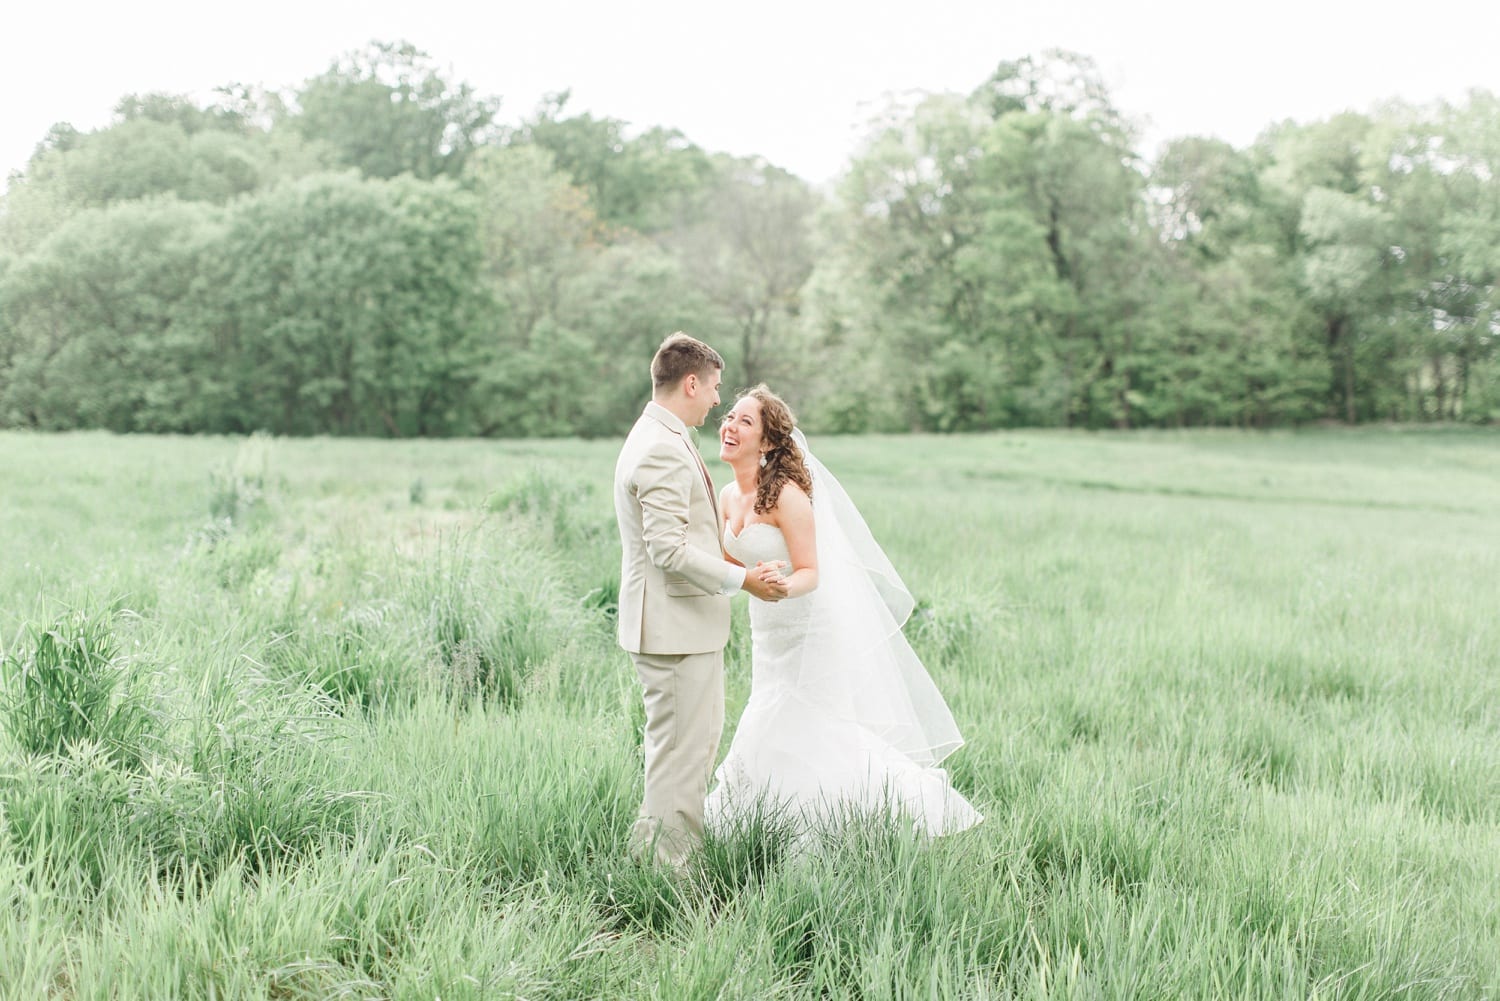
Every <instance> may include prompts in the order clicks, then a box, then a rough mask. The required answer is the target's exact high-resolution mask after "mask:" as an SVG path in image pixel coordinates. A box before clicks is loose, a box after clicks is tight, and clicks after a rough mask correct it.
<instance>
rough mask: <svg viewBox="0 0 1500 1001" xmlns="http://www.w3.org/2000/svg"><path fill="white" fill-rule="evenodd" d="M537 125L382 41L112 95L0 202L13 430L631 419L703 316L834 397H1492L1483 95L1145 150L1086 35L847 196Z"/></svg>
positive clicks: (900, 119) (902, 135)
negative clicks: (657, 349) (660, 357)
mask: <svg viewBox="0 0 1500 1001" xmlns="http://www.w3.org/2000/svg"><path fill="white" fill-rule="evenodd" d="M567 103H568V99H567V95H566V94H562V95H557V96H556V97H554V98H552V99H550V100H548V101H547V102H545V103H544V104H543V105H542V106H541V107H539V108H538V109H536V111H535V112H534V113H533V114H532V115H531V117H530V118H529V119H527V120H526V121H525V122H523V123H522V124H521V125H519V126H517V127H510V128H507V127H502V126H500V125H499V124H497V122H496V114H497V111H498V100H496V99H493V98H487V97H484V96H482V95H479V94H476V93H475V92H474V90H473V88H472V87H470V86H468V85H467V84H464V83H461V82H456V81H454V80H451V79H449V77H448V76H447V75H446V74H445V72H444V71H443V70H442V69H441V68H440V67H438V66H437V65H435V64H434V63H433V62H432V60H431V59H430V58H429V57H428V56H427V55H426V54H424V53H422V52H419V51H417V50H415V49H413V48H412V47H410V46H406V45H373V46H371V47H370V49H369V50H367V51H365V52H361V53H354V54H351V55H349V56H346V57H344V58H342V59H340V60H338V61H337V62H335V63H334V64H333V65H332V66H331V67H330V68H329V69H328V70H327V71H326V72H324V73H323V74H321V75H319V76H317V77H314V78H312V79H310V80H308V81H306V82H305V83H304V84H303V85H302V86H301V87H300V88H298V89H295V90H294V91H291V92H288V93H286V94H275V93H265V92H260V91H256V90H253V89H248V88H243V87H235V88H225V89H224V90H223V91H222V92H221V93H220V94H219V96H218V98H217V99H216V100H215V101H213V102H209V103H208V104H206V105H203V104H200V103H198V102H194V101H191V100H189V99H186V98H180V97H173V96H169V95H158V94H153V95H145V96H137V95H132V96H128V97H126V98H125V99H123V100H122V101H121V102H120V104H119V106H118V108H117V115H116V120H115V122H114V123H113V124H112V125H110V126H109V127H107V128H104V129H100V130H98V131H95V132H90V133H80V132H78V131H77V130H74V129H72V128H71V127H69V126H67V125H63V124H60V125H58V126H55V127H54V128H53V129H52V130H51V132H50V133H49V134H48V135H47V136H46V137H45V138H44V139H43V141H42V142H41V143H40V144H39V146H38V147H37V151H36V153H35V155H34V156H33V158H32V160H31V162H30V163H29V164H28V166H27V168H26V170H25V171H24V172H22V173H19V174H17V175H15V176H13V177H12V178H11V179H10V184H9V188H8V191H7V193H6V194H5V196H4V200H3V203H0V426H8V427H34V428H79V427H102V428H109V429H113V430H118V431H135V430H156V431H229V432H247V431H253V430H258V429H264V430H269V431H273V432H276V433H282V434H310V433H332V434H354V435H401V436H404V435H571V434H583V435H596V434H615V433H618V432H619V431H620V430H621V428H622V427H623V426H624V425H626V424H627V423H628V422H629V420H630V419H631V418H632V416H633V415H634V413H635V412H636V411H637V409H638V407H639V405H640V402H641V399H642V397H643V396H644V393H645V391H646V390H645V375H644V368H645V363H646V359H647V358H648V357H649V354H650V352H651V350H652V348H653V347H654V345H655V344H656V343H657V342H658V341H659V340H660V338H661V337H662V336H663V335H664V334H665V333H667V332H670V331H672V330H675V329H686V330H689V331H691V332H693V333H696V334H698V335H699V336H701V337H703V338H705V339H706V340H708V341H710V342H711V343H713V344H715V345H716V346H718V347H719V348H720V349H721V351H723V352H724V354H725V356H726V358H727V359H728V364H729V371H728V372H727V373H726V376H727V381H728V382H729V384H730V385H731V386H740V385H748V384H750V383H753V382H756V381H760V380H769V381H771V382H773V383H774V384H776V385H777V386H778V387H779V388H781V389H782V390H783V391H784V392H785V393H786V395H788V397H789V398H790V399H791V400H792V402H793V403H794V404H795V405H796V406H797V408H798V410H799V411H800V412H801V413H802V415H803V417H804V420H805V421H806V422H807V423H809V424H811V425H814V426H817V427H821V428H824V429H828V430H851V431H855V430H887V431H890V430H939V431H941V430H966V429H984V428H997V427H1010V426H1018V425H1029V426H1084V427H1131V426H1182V425H1241V426H1269V425H1289V424H1297V423H1301V422H1306V421H1310V420H1318V419H1334V420H1339V421H1347V422H1360V421H1370V420H1395V421H1435V420H1436V421H1466V422H1480V423H1483V422H1493V421H1497V420H1500V352H1497V344H1500V296H1497V293H1496V276H1497V272H1500V98H1497V97H1496V96H1495V95H1493V94H1489V93H1485V92H1480V91H1476V92H1474V93H1472V94H1471V95H1470V96H1469V97H1468V99H1467V100H1466V101H1464V102H1463V103H1461V104H1456V105H1448V104H1441V105H1434V106H1423V107H1415V106H1410V105H1407V104H1402V103H1399V102H1393V103H1390V104H1387V105H1384V106H1382V107H1379V108H1377V109H1374V110H1372V111H1370V112H1369V113H1362V114H1356V113H1346V114H1343V115H1339V116H1337V117H1335V118H1332V119H1329V120H1327V121H1320V122H1313V123H1307V124H1299V123H1292V122H1284V123H1280V124H1277V125H1274V126H1272V127H1270V128H1268V129H1267V130H1266V131H1265V132H1264V133H1263V134H1262V135H1261V137H1260V138H1259V139H1258V140H1257V141H1256V142H1255V143H1254V144H1253V145H1252V146H1250V147H1249V148H1246V149H1237V148H1235V147H1233V146H1231V145H1229V144H1227V143H1224V142H1221V141H1219V140H1215V139H1206V138H1200V137H1185V138H1181V139H1177V140H1175V141H1173V142H1170V143H1168V144H1167V145H1166V146H1165V147H1164V148H1163V150H1162V151H1161V153H1160V155H1159V156H1158V157H1157V158H1156V160H1155V161H1154V162H1150V163H1147V162H1145V161H1143V159H1142V158H1141V157H1140V155H1139V154H1138V153H1137V152H1135V146H1136V142H1137V138H1136V135H1135V134H1134V132H1133V130H1132V126H1131V124H1130V123H1129V122H1128V121H1127V120H1125V118H1124V117H1123V116H1122V115H1121V114H1120V113H1119V112H1118V110H1117V109H1115V108H1114V107H1113V106H1112V105H1111V103H1110V100H1109V95H1108V94H1107V92H1106V91H1105V88H1104V87H1103V86H1102V84H1100V82H1099V80H1098V74H1097V72H1096V71H1095V69H1094V67H1093V65H1092V64H1091V63H1090V62H1089V61H1088V60H1087V59H1086V58H1084V57H1081V56H1077V55H1072V54H1067V53H1049V54H1047V55H1045V56H1041V57H1037V58H1028V59H1023V60H1020V61H1017V62H1008V63H1003V64H1001V65H1000V66H999V68H998V69H997V70H996V72H995V74H994V75H993V76H992V77H991V78H990V79H989V80H988V81H985V82H984V83H983V84H982V85H981V86H980V87H978V88H977V89H976V90H975V91H974V92H973V93H971V94H969V95H966V96H964V95H954V94H938V95H930V96H926V97H923V98H921V99H919V100H915V101H908V102H906V103H903V104H896V105H893V106H892V107H891V108H890V109H888V111H887V112H886V113H885V115H884V116H883V117H882V118H881V119H880V120H878V121H876V122H874V123H872V125H871V127H870V129H869V133H868V136H867V138H866V140H865V142H864V143H863V144H862V146H861V148H860V149H859V150H858V152H857V153H856V155H855V157H854V159H853V161H852V162H851V164H850V166H849V169H848V170H847V172H846V174H845V175H844V176H843V177H842V178H841V179H840V181H839V182H838V183H837V184H836V185H835V186H833V188H832V189H831V190H828V191H817V190H814V189H813V188H812V187H810V186H809V185H808V184H807V183H806V182H804V181H803V180H801V179H799V178H797V177H795V176H793V175H791V174H789V173H787V172H786V171H784V170H781V169H779V168H777V167H775V166H773V165H771V164H769V163H767V162H765V161H764V160H763V159H759V158H749V159H746V158H734V157H730V156H727V155H724V154H716V153H711V152H708V151H705V150H703V149H701V148H699V147H697V146H696V145H694V144H692V143H691V142H690V141H689V140H688V139H687V138H686V137H684V136H683V135H681V134H680V133H678V132H675V131H672V130H668V129H663V128H654V129H651V130H649V131H645V132H640V133H638V134H637V133H636V132H634V131H633V130H631V129H629V128H627V125H626V123H624V122H620V121H617V120H613V119H608V118H597V117H595V116H593V115H591V114H570V113H569V111H568V108H567Z"/></svg>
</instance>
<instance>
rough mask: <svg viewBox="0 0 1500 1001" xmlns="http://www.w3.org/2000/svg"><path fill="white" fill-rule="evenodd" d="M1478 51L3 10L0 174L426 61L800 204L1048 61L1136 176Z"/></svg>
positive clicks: (1177, 2) (1073, 19) (899, 26)
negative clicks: (886, 138) (161, 121)
mask: <svg viewBox="0 0 1500 1001" xmlns="http://www.w3.org/2000/svg"><path fill="white" fill-rule="evenodd" d="M1386 10H1389V11H1390V13H1389V14H1387V13H1386V12H1385V11H1386ZM1496 38H1500V2H1496V0H1436V2H1429V3H1424V4H1416V3H1403V4H1401V5H1399V7H1398V6H1397V5H1396V4H1395V3H1394V2H1393V0H1360V2H1353V0H1263V2H1261V3H1258V4H1251V3H1243V4H1239V3H1237V4H1211V3H1204V2H1203V0H1159V2H1146V3H1143V2H1137V3H1133V4H1132V3H1130V2H1129V0H1061V2H1048V0H1034V2H1031V3H1026V4H1017V3H1014V2H1007V0H907V2H900V3H897V2H892V0H857V2H847V3H830V2H823V3H819V2H818V0H759V2H756V3H739V4H726V3H713V2H711V0H708V2H705V0H692V2H689V0H636V2H634V3H629V2H621V0H552V2H550V3H549V2H547V0H526V2H520V0H500V2H498V3H494V4H490V5H484V4H475V3H472V2H465V3H457V2H453V0H360V2H351V0H298V2H293V0H249V2H248V3H244V4H219V3H205V2H203V0H134V2H121V0H19V2H18V3H17V4H14V5H11V9H10V10H9V11H8V12H7V13H6V15H5V18H4V24H3V34H0V94H3V95H4V97H3V104H0V176H3V175H8V174H9V173H10V172H11V171H12V170H16V169H19V168H21V167H23V166H24V164H25V162H26V160H27V159H28V157H29V156H30V155H31V151H32V149H33V147H34V146H35V145H36V143H37V141H38V140H40V139H41V138H42V136H43V135H44V134H45V133H46V131H47V129H48V128H49V127H50V126H51V125H52V124H53V123H54V122H59V121H66V122H70V123H72V124H73V125H74V126H75V127H77V128H80V129H85V130H87V129H91V128H97V127H99V126H101V125H105V124H107V123H108V121H109V119H110V112H111V109H112V108H113V107H114V105H115V103H116V101H118V100H119V98H120V97H121V96H122V95H124V94H127V93H132V92H135V93H144V92H148V91H157V90H163V91H168V92H172V93H188V94H193V95H206V94H207V93H208V91H210V90H211V88H213V87H214V86H217V85H220V84H225V83H230V82H244V83H259V84H263V85H265V86H268V87H271V88H281V87H289V86H292V85H295V84H297V83H300V82H301V81H302V80H304V79H306V78H307V77H310V76H313V75H316V74H318V73H320V72H322V71H323V70H325V69H326V68H327V67H328V65H329V64H330V63H331V62H332V61H333V60H334V59H335V58H336V57H337V56H339V55H340V54H342V53H344V52H347V51H350V50H352V49H357V48H361V47H363V46H364V45H365V44H366V43H368V42H369V41H370V40H372V39H380V40H384V41H397V40H405V41H409V42H412V43H413V44H415V45H416V46H418V47H419V48H421V49H424V50H425V51H427V52H428V53H429V54H430V55H431V56H432V57H433V58H434V59H435V60H436V61H437V62H438V63H439V64H440V65H443V66H445V67H447V68H448V69H449V70H450V71H451V73H452V75H453V76H455V77H457V78H458V79H461V80H465V81H467V82H469V83H470V84H472V85H473V86H475V87H476V88H477V89H478V90H479V91H480V92H481V93H484V94H492V95H498V96H500V97H501V98H502V101H503V104H502V109H501V111H502V118H503V119H504V120H505V121H507V122H510V123H514V122H516V121H518V120H519V119H520V118H522V117H524V116H525V115H527V114H529V113H530V112H531V111H532V110H533V109H534V108H535V107H536V104H537V102H538V101H539V100H540V99H541V98H542V97H543V95H545V94H548V93H550V92H553V91H558V90H562V89H565V88H567V89H571V90H572V92H573V99H572V101H571V102H570V105H569V107H570V108H572V109H574V110H577V111H584V110H587V111H591V112H593V113H594V114H596V115H606V116H610V117H614V118H620V119H624V120H625V121H627V122H630V123H631V124H632V125H633V126H637V127H642V128H644V127H647V126H651V125H666V126H670V127H675V128H678V129H681V130H682V131H683V132H684V133H685V134H686V135H687V136H688V138H689V139H691V140H692V141H694V142H696V143H698V144H699V145H701V146H703V147H705V148H708V149H711V150H724V151H728V152H731V153H736V154H750V153H759V154H762V155H764V156H766V157H767V158H769V159H770V160H771V161H772V162H774V163H777V164H779V165H781V166H784V167H787V168H788V169H790V170H792V171H793V172H795V173H797V174H800V175H801V176H803V177H804V178H806V179H808V180H810V181H814V182H822V181H825V180H828V179H830V178H832V177H834V176H836V175H837V174H838V173H839V172H840V171H841V170H842V168H843V166H844V164H845V163H846V162H847V159H848V157H849V155H850V154H851V152H853V150H854V148H855V146H856V144H857V141H858V139H859V137H860V136H861V135H862V134H863V126H864V123H865V122H866V121H868V119H869V117H870V116H871V114H872V113H873V111H875V110H876V109H878V108H879V107H881V106H882V105H883V103H884V100H885V96H886V95H888V94H892V93H904V92H909V91H912V90H922V91H929V92H938V91H955V92H968V91H969V90H971V89H973V88H974V87H976V86H978V85H979V84H980V83H982V82H983V81H984V79H985V78H986V77H987V76H988V75H989V74H990V72H991V71H992V70H993V69H994V68H995V66H996V65H997V64H998V63H999V62H1000V61H1002V60H1005V59H1015V58H1019V57H1021V56H1024V55H1028V54H1035V53H1040V52H1042V51H1043V50H1045V49H1048V48H1065V49H1071V50H1073V51H1076V52H1081V53H1084V54H1086V55H1089V56H1092V57H1093V58H1094V59H1095V60H1096V62H1097V63H1098V65H1099V67H1100V69H1101V71H1102V73H1103V76H1104V79H1105V82H1106V83H1107V84H1108V86H1109V88H1110V91H1111V94H1112V95H1113V98H1114V102H1115V105H1116V106H1117V107H1118V108H1120V109H1121V110H1122V111H1124V112H1125V113H1126V114H1128V115H1130V116H1132V117H1133V118H1135V119H1137V120H1138V121H1140V122H1141V123H1142V124H1143V126H1144V127H1145V133H1144V134H1145V142H1144V143H1143V150H1142V151H1143V152H1145V153H1147V154H1148V155H1149V154H1151V153H1152V152H1154V150H1155V149H1156V146H1157V144H1159V143H1160V142H1161V141H1162V140H1164V139H1167V138H1171V137H1174V136H1181V135H1217V136H1219V137H1221V138H1223V139H1227V140H1229V141H1230V142H1232V143H1234V144H1236V145H1240V146H1243V145H1245V144H1247V143H1249V142H1250V141H1251V140H1252V139H1254V137H1255V135H1256V134H1257V133H1258V132H1259V131H1260V130H1261V129H1262V128H1264V127H1265V126H1266V125H1268V124H1270V123H1272V122H1275V121H1279V120H1281V119H1284V118H1292V119H1296V120H1298V121H1311V120H1314V119H1318V118H1324V117H1327V116H1328V115H1331V114H1335V113H1337V112H1339V111H1342V110H1345V109H1351V108H1352V109H1355V110H1369V109H1370V108H1371V107H1372V106H1373V105H1374V104H1375V103H1377V102H1378V101H1380V100H1383V99H1385V98H1390V97H1400V98H1404V99H1406V100H1409V101H1412V102H1418V103H1421V102H1427V101H1431V100H1434V99H1437V98H1447V99H1450V100H1461V99H1462V98H1463V96H1464V95H1465V93H1466V92H1467V91H1468V90H1469V89H1471V88H1476V87H1477V88H1483V89H1487V90H1490V91H1497V92H1500V58H1497V56H1496V52H1495V48H1494V46H1495V40H1496Z"/></svg>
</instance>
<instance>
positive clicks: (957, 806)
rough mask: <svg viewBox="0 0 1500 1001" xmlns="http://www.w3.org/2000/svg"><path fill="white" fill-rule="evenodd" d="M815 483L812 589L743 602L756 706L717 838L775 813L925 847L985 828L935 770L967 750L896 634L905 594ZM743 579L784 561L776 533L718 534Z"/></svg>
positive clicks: (842, 504)
mask: <svg viewBox="0 0 1500 1001" xmlns="http://www.w3.org/2000/svg"><path fill="white" fill-rule="evenodd" d="M799 444H802V445H803V449H804V454H805V456H806V458H807V459H808V460H809V461H808V466H809V469H810V470H811V471H812V474H813V514H814V523H815V526H816V530H817V547H818V579H819V584H818V587H817V588H816V589H815V590H814V591H813V592H812V593H810V594H808V595H805V596H803V597H800V598H787V599H784V600H782V601H779V602H774V603H770V602H764V601H759V600H757V599H755V598H751V599H750V648H751V669H750V672H751V674H750V699H749V702H748V703H747V705H746V706H745V711H744V714H743V715H742V716H741V717H740V721H739V725H738V727H737V729H736V730H735V734H734V739H733V741H732V742H731V743H730V747H729V752H728V754H727V755H726V757H725V759H724V761H723V763H722V764H721V765H720V766H719V769H718V771H717V772H716V773H715V780H716V784H715V786H714V789H713V790H712V792H710V793H709V796H708V802H707V804H706V808H705V815H706V819H707V822H708V823H709V824H710V825H711V826H722V825H723V824H724V823H725V822H727V821H731V820H732V819H733V818H734V817H735V816H736V815H741V816H743V815H748V814H750V813H752V812H753V811H755V810H756V809H759V808H762V807H763V806H764V807H770V808H772V809H775V810H777V811H782V810H785V811H789V812H790V813H791V814H792V815H793V816H794V817H795V818H797V819H799V820H801V821H805V822H808V823H812V824H817V823H818V822H820V821H829V820H837V819H840V818H844V817H847V816H849V815H850V814H877V815H892V816H900V817H903V818H905V819H906V820H908V821H910V822H911V823H912V824H914V825H915V827H916V829H917V830H919V831H921V832H922V833H924V834H927V835H932V836H936V835H942V834H952V833H954V832H956V831H961V830H964V829H965V828H968V827H972V826H973V825H975V824H977V823H979V822H980V821H981V820H982V819H983V818H982V817H981V816H980V814H979V813H978V812H977V811H976V810H975V809H974V808H973V807H972V806H971V805H970V804H969V802H968V801H967V800H965V799H964V797H963V796H961V795H959V794H958V792H956V791H955V790H954V789H953V787H952V786H951V785H950V784H949V782H948V775H947V772H945V771H944V770H943V769H942V768H939V767H937V765H938V763H939V762H940V761H941V760H942V759H943V758H944V757H946V756H947V755H948V754H949V753H951V752H952V751H953V750H955V749H956V748H958V747H959V746H960V745H961V744H962V743H963V740H962V738H961V737H960V736H959V733H958V728H957V726H956V725H955V724H954V722H953V716H952V714H951V713H950V712H949V711H948V707H947V704H946V703H945V702H944V701H943V698H942V696H941V694H939V693H938V691H937V688H936V686H935V685H933V683H932V680H931V678H930V677H929V676H928V675H927V672H926V670H925V669H924V668H923V667H922V664H921V661H920V660H918V658H917V656H916V653H915V652H914V651H913V650H912V649H911V646H910V645H909V644H908V643H907V641H906V637H905V636H904V635H902V633H901V623H902V622H904V621H905V619H906V617H907V616H908V615H909V614H910V612H911V607H912V602H911V596H910V593H909V592H907V591H906V589H905V587H904V585H902V583H901V581H900V578H899V577H897V576H896V573H895V570H894V569H893V568H892V567H891V566H890V563H889V561H888V560H886V559H885V554H884V553H883V552H881V551H880V549H879V547H878V546H877V545H876V544H875V542H874V540H873V539H872V538H870V537H869V530H868V529H867V528H866V527H865V525H864V521H863V519H861V518H860V517H859V515H858V512H857V511H856V510H855V509H854V506H853V504H852V503H851V502H849V500H848V496H847V495H846V494H844V492H843V490H842V488H841V487H840V486H839V484H838V483H837V481H836V480H834V479H833V477H832V476H831V475H830V474H829V473H828V472H827V470H826V469H824V468H823V467H822V466H821V465H820V464H818V463H817V461H816V460H815V459H813V458H812V457H811V455H810V453H807V452H806V445H805V443H804V442H803V440H802V439H801V438H800V435H799ZM724 548H725V550H726V551H727V552H728V553H729V554H730V555H731V556H733V557H734V558H735V559H737V560H739V561H740V562H741V563H743V564H745V565H746V566H749V567H753V566H755V564H756V563H757V562H763V561H770V560H787V559H788V553H787V546H786V539H785V538H784V537H783V536H782V534H781V529H779V528H777V527H776V526H775V525H768V524H765V523H754V524H750V525H746V526H745V527H744V528H743V529H742V530H741V532H740V533H739V535H737V536H736V535H735V534H734V533H732V532H730V531H728V529H727V528H726V530H725V534H724Z"/></svg>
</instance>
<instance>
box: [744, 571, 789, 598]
mask: <svg viewBox="0 0 1500 1001" xmlns="http://www.w3.org/2000/svg"><path fill="white" fill-rule="evenodd" d="M766 566H768V564H765V563H757V564H755V568H754V569H752V570H751V571H750V572H749V573H747V574H745V590H746V591H748V592H749V593H750V594H753V595H754V596H755V597H757V598H759V599H760V600H761V601H780V600H781V599H782V598H785V597H786V594H787V589H786V581H785V580H784V579H783V578H782V577H781V574H780V573H779V572H777V573H776V574H774V575H773V579H771V580H764V579H762V576H761V574H762V571H763V569H764V568H765V567H766Z"/></svg>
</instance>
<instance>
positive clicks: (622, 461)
mask: <svg viewBox="0 0 1500 1001" xmlns="http://www.w3.org/2000/svg"><path fill="white" fill-rule="evenodd" d="M696 451H697V450H696V449H695V448H694V447H693V444H692V442H691V440H689V438H688V429H687V425H686V424H684V423H683V422H682V421H681V420H680V419H679V418H678V417H677V416H676V415H675V414H673V413H672V412H671V411H670V410H667V409H666V408H665V407H663V406H661V405H659V404H657V403H654V402H653V403H648V404H646V410H645V412H644V413H642V414H641V417H640V419H639V420H637V421H636V422H635V427H633V428H631V430H630V434H629V436H628V437H626V439H625V444H624V446H623V447H622V448H621V449H620V458H619V461H618V462H616V463H615V519H616V521H617V522H618V523H619V526H620V547H621V563H620V618H619V640H620V645H621V646H622V647H624V648H625V649H626V650H627V651H629V652H630V653H648V654H692V653H710V652H713V651H715V650H721V649H723V647H724V645H725V644H726V643H728V642H729V597H728V596H727V595H724V594H721V593H720V591H722V590H723V587H724V579H725V574H726V573H727V571H728V569H729V568H728V565H727V564H726V562H725V560H724V549H723V541H722V539H721V537H720V534H719V532H720V528H719V512H718V506H717V501H716V499H715V498H714V496H713V493H712V492H711V490H710V489H709V486H708V484H707V483H706V482H704V476H703V469H702V467H701V466H700V465H699V462H698V459H697V457H696Z"/></svg>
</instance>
